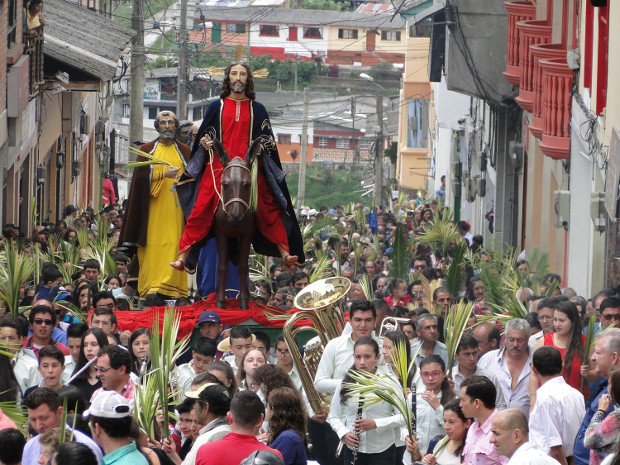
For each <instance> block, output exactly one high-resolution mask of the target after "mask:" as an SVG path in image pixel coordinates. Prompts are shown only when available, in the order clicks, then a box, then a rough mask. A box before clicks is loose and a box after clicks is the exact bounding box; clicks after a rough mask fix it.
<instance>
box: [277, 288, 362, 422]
mask: <svg viewBox="0 0 620 465" xmlns="http://www.w3.org/2000/svg"><path fill="white" fill-rule="evenodd" d="M350 287H351V281H349V280H348V279H347V278H340V277H337V278H327V279H321V280H320V281H316V282H314V283H312V284H310V285H309V286H307V287H305V288H304V289H303V290H302V291H301V292H300V293H299V294H297V296H296V297H295V308H298V309H299V310H301V311H299V312H297V313H295V314H294V315H293V316H292V317H291V318H289V320H288V321H287V322H286V324H285V325H284V328H283V329H282V334H283V335H284V339H285V340H286V343H287V345H288V348H289V350H290V351H291V356H292V357H293V363H294V364H295V368H296V369H297V371H298V373H299V377H300V379H301V383H302V385H303V387H304V390H305V391H306V396H307V397H308V402H309V403H310V406H311V407H312V410H314V412H315V413H320V412H323V411H325V410H328V409H329V399H328V397H327V396H325V395H322V394H319V393H318V392H317V391H316V389H315V388H314V376H315V375H316V370H317V368H318V366H319V362H320V361H321V355H323V349H324V348H325V346H326V345H327V343H328V342H329V341H330V340H331V339H334V338H336V337H338V336H340V335H341V334H342V331H343V330H344V326H345V324H346V321H345V318H344V311H343V304H342V297H344V296H345V295H346V293H347V292H349V288H350ZM304 319H308V320H310V321H311V322H312V325H313V326H298V327H295V324H296V323H297V322H298V321H300V320H304ZM302 331H314V332H315V333H317V335H318V339H317V338H313V339H311V340H310V341H309V342H308V344H306V346H305V350H304V356H303V357H302V356H301V353H300V352H299V347H298V346H297V342H296V341H295V337H296V336H297V335H298V334H299V333H301V332H302ZM314 339H317V340H314Z"/></svg>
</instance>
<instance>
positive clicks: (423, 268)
mask: <svg viewBox="0 0 620 465" xmlns="http://www.w3.org/2000/svg"><path fill="white" fill-rule="evenodd" d="M413 269H414V270H425V269H426V265H416V266H414V267H413Z"/></svg>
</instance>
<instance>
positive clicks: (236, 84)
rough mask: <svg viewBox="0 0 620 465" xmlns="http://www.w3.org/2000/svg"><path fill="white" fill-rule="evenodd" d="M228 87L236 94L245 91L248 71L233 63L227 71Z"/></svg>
mask: <svg viewBox="0 0 620 465" xmlns="http://www.w3.org/2000/svg"><path fill="white" fill-rule="evenodd" d="M228 76H229V79H230V88H231V89H232V91H233V92H234V93H236V94H242V93H244V92H245V87H246V85H247V83H248V71H247V70H246V69H245V66H243V65H235V66H233V67H232V68H230V73H229V75H228Z"/></svg>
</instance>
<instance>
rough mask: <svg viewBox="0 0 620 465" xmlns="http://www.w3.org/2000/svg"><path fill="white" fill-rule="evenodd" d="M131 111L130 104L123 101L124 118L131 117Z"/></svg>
mask: <svg viewBox="0 0 620 465" xmlns="http://www.w3.org/2000/svg"><path fill="white" fill-rule="evenodd" d="M130 113H131V109H130V107H129V104H127V103H123V118H129V115H130Z"/></svg>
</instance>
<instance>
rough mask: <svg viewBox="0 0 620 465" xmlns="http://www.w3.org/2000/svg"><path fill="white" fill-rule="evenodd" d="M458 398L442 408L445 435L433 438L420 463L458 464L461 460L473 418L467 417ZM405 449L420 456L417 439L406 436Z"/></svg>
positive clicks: (437, 464) (433, 464)
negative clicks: (427, 451)
mask: <svg viewBox="0 0 620 465" xmlns="http://www.w3.org/2000/svg"><path fill="white" fill-rule="evenodd" d="M459 402H460V400H459V399H452V400H451V401H450V402H448V403H447V404H446V405H445V406H444V408H443V423H444V429H445V430H446V435H445V436H443V437H442V436H438V437H435V438H433V440H432V441H431V443H430V445H429V451H430V450H432V452H429V453H427V454H426V455H424V456H423V457H422V459H421V462H422V463H428V464H429V465H458V464H460V463H462V462H463V449H464V448H465V438H467V430H468V429H469V427H470V425H471V423H472V421H473V419H472V418H467V417H466V416H465V415H464V414H463V411H462V410H461V407H460V406H459ZM406 441H407V451H408V452H411V453H413V454H414V456H415V455H418V454H419V455H420V456H422V455H423V453H424V451H420V449H419V445H418V443H417V441H415V440H413V441H411V440H410V439H409V438H407V440H406Z"/></svg>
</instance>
